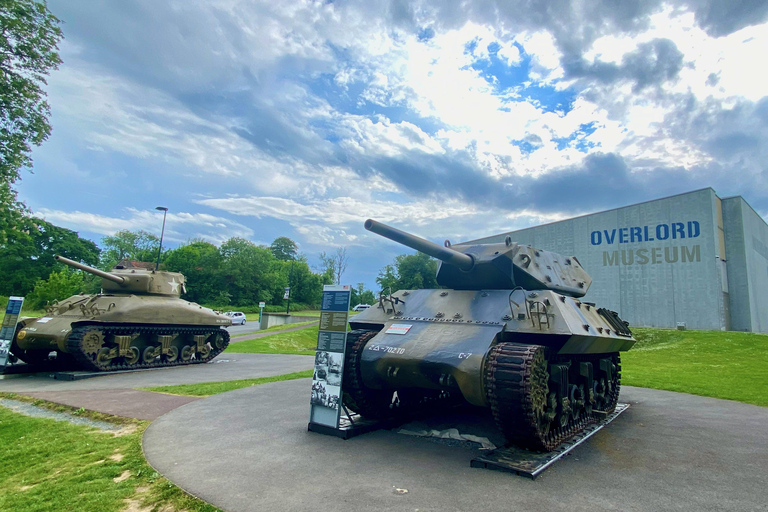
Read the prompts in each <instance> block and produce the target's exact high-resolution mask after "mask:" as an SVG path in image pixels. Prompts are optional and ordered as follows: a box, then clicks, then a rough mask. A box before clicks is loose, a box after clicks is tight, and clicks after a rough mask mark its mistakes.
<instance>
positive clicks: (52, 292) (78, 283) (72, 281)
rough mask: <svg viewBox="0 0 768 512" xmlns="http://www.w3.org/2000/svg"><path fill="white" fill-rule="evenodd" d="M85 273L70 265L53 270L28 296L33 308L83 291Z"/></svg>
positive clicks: (38, 307)
mask: <svg viewBox="0 0 768 512" xmlns="http://www.w3.org/2000/svg"><path fill="white" fill-rule="evenodd" d="M84 286H85V281H84V280H83V273H82V272H80V271H79V270H72V269H70V268H69V267H67V268H63V269H61V270H58V271H53V272H51V274H50V275H49V276H48V278H47V279H39V280H38V281H37V283H35V288H34V290H32V293H30V294H29V296H28V297H27V302H28V304H29V305H30V306H31V307H32V308H33V309H41V308H43V307H45V306H47V305H49V304H52V303H53V302H54V301H57V300H63V299H66V298H67V297H71V296H72V295H77V294H78V293H81V292H82V291H83V287H84Z"/></svg>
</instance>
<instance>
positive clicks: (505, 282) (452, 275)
mask: <svg viewBox="0 0 768 512" xmlns="http://www.w3.org/2000/svg"><path fill="white" fill-rule="evenodd" d="M365 229H367V230H368V231H372V232H373V233H376V234H378V235H381V236H383V237H385V238H389V239H390V240H393V241H395V242H398V243H400V244H403V245H405V246H408V247H410V248H411V249H416V250H417V251H421V252H423V253H425V254H428V255H430V256H432V257H433V258H437V259H438V260H440V263H439V266H438V269H437V282H438V284H440V286H445V287H447V288H453V289H456V290H511V289H513V288H517V287H521V288H524V289H526V290H552V291H555V292H558V293H561V294H563V295H568V296H570V297H583V296H584V295H585V294H586V293H587V290H588V289H589V286H590V284H592V278H591V277H589V274H587V272H586V271H585V270H584V269H583V268H582V267H581V264H580V263H579V260H577V259H576V257H574V256H563V255H560V254H557V253H554V252H550V251H544V250H541V249H535V248H533V247H531V246H529V245H521V244H518V243H515V242H513V241H512V239H511V238H510V237H509V236H507V239H506V240H505V242H504V243H496V244H471V243H466V244H457V245H451V244H450V242H448V241H447V240H446V241H445V247H441V246H439V245H437V244H435V243H433V242H430V241H429V240H424V239H423V238H419V237H417V236H414V235H411V234H409V233H406V232H404V231H400V230H399V229H395V228H393V227H390V226H387V225H386V224H382V223H381V222H377V221H375V220H372V219H368V220H366V221H365Z"/></svg>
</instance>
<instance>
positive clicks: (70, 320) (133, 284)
mask: <svg viewBox="0 0 768 512" xmlns="http://www.w3.org/2000/svg"><path fill="white" fill-rule="evenodd" d="M55 258H56V259H57V260H58V261H60V262H62V263H65V264H67V265H69V266H70V267H74V268H78V269H80V270H84V271H86V272H90V273H91V274H95V275H97V276H99V277H101V278H102V284H101V286H102V290H101V293H99V294H97V295H74V296H72V297H70V298H68V299H66V300H63V301H61V302H57V303H55V304H53V305H52V306H49V307H48V309H47V311H46V315H45V316H44V317H41V318H27V319H24V320H22V321H21V322H19V325H18V327H17V330H16V336H15V337H14V340H13V343H12V344H11V352H12V353H13V354H14V355H15V356H17V357H19V358H20V359H22V360H24V361H26V362H27V363H36V362H41V361H44V360H47V359H48V356H49V354H50V352H52V351H56V353H57V358H58V357H63V358H67V356H69V357H72V358H74V359H75V361H76V362H77V363H78V364H79V365H80V366H81V367H83V368H85V369H88V370H97V371H104V370H124V369H133V368H151V367H158V366H174V365H180V364H191V363H204V362H206V361H209V360H211V359H213V358H214V357H216V356H217V355H218V354H219V353H220V352H221V351H222V350H224V349H225V348H226V347H227V345H228V344H229V333H228V332H227V331H226V330H225V329H222V326H228V325H231V324H232V321H231V320H230V319H229V317H227V316H224V315H220V314H217V313H215V312H213V311H212V310H210V309H208V308H205V307H203V306H199V305H197V304H195V303H193V302H188V301H186V300H183V299H181V298H179V297H180V295H181V293H182V292H183V291H184V275H183V274H179V273H177V272H165V271H158V270H154V271H153V270H146V269H124V268H115V269H113V270H112V272H102V271H101V270H98V269H95V268H92V267H89V266H87V265H83V264H81V263H78V262H76V261H72V260H69V259H67V258H63V257H61V256H55Z"/></svg>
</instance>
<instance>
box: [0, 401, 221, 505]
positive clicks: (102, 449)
mask: <svg viewBox="0 0 768 512" xmlns="http://www.w3.org/2000/svg"><path fill="white" fill-rule="evenodd" d="M99 419H102V420H103V417H100V418H99ZM120 423H123V424H124V423H125V422H124V421H120ZM148 424H149V423H148V422H139V421H133V422H130V424H129V425H128V426H129V427H131V429H130V430H131V432H130V433H127V434H125V435H121V436H114V435H113V434H111V433H104V432H101V431H99V430H96V429H93V428H89V427H85V426H80V425H73V424H70V423H67V422H64V421H56V420H53V419H46V418H31V417H27V416H24V415H21V414H18V413H16V412H13V411H10V410H8V409H6V408H4V407H0V460H1V461H2V471H0V510H2V511H4V512H15V511H18V512H33V511H49V510H72V511H75V510H76V511H78V512H91V511H93V512H102V511H103V512H113V511H115V510H124V509H126V508H127V507H128V506H129V505H132V506H133V508H132V510H139V507H140V506H149V507H157V508H152V509H151V510H157V509H159V508H162V509H163V510H188V511H216V510H218V509H217V508H215V507H212V506H210V505H208V504H206V503H205V502H203V501H201V500H198V499H196V498H193V497H191V496H189V495H187V494H185V493H184V492H183V491H182V490H181V489H179V488H178V487H176V486H175V485H173V484H172V483H170V482H169V481H168V480H166V479H165V478H163V477H162V476H160V475H159V474H158V473H156V472H155V471H154V470H153V469H152V468H151V467H150V466H149V464H147V462H146V461H145V460H144V456H143V454H142V451H141V436H142V434H143V432H144V429H146V427H147V425H148ZM142 510H144V509H142ZM146 510H150V509H149V508H148V509H146Z"/></svg>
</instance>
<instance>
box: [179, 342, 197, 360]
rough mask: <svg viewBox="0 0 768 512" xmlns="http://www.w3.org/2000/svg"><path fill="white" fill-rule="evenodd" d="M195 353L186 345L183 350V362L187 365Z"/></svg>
mask: <svg viewBox="0 0 768 512" xmlns="http://www.w3.org/2000/svg"><path fill="white" fill-rule="evenodd" d="M194 353H195V351H194V350H193V349H192V347H191V346H189V345H184V346H183V347H182V349H181V360H182V361H184V362H185V363H186V362H187V361H189V360H190V359H192V354H194Z"/></svg>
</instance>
